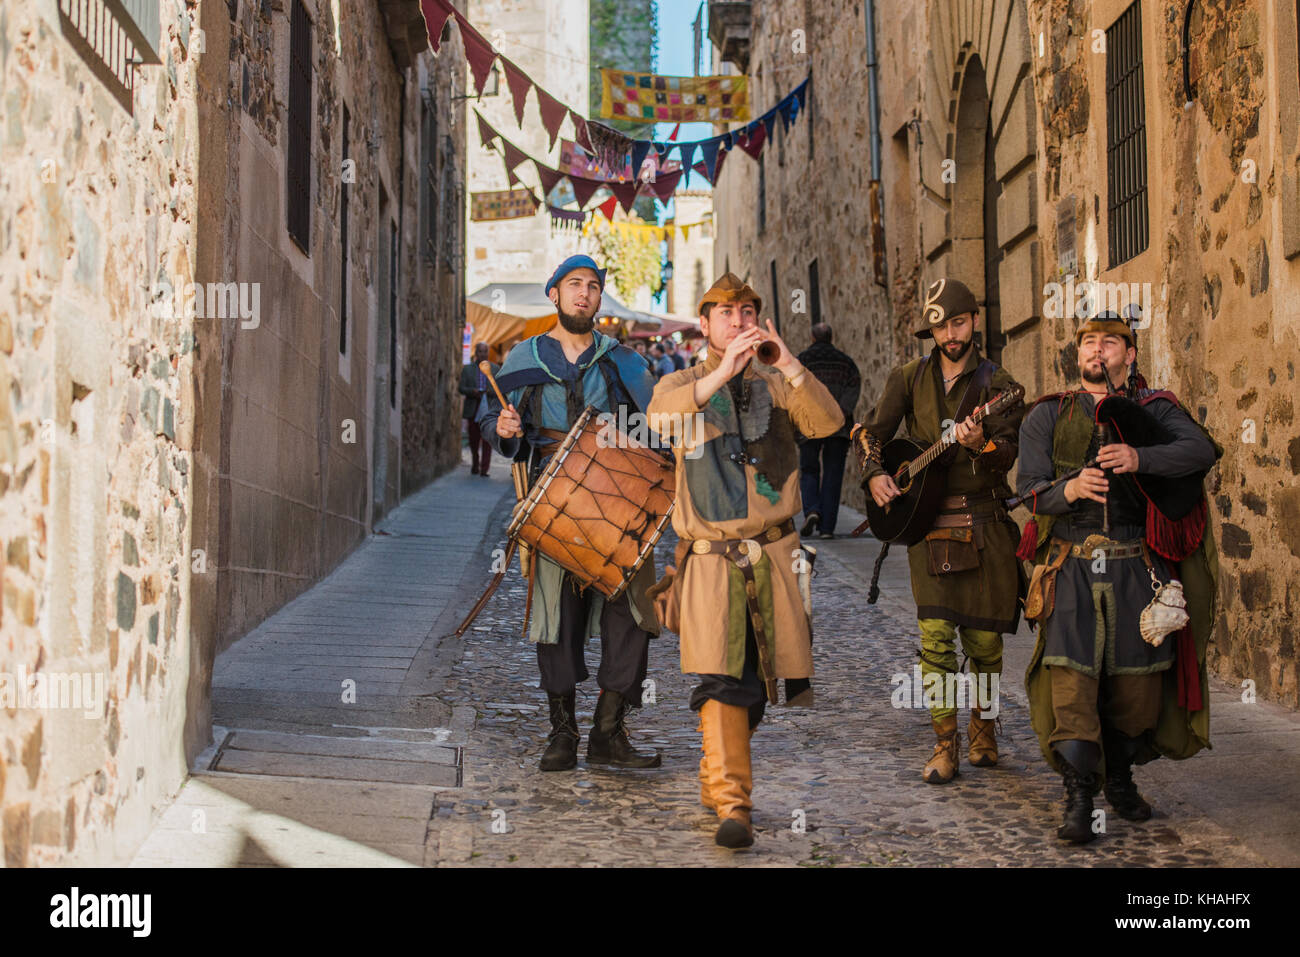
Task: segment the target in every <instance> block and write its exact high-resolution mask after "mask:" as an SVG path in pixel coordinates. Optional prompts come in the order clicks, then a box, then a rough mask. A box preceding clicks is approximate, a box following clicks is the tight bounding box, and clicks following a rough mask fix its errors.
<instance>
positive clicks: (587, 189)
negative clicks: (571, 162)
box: [569, 176, 604, 209]
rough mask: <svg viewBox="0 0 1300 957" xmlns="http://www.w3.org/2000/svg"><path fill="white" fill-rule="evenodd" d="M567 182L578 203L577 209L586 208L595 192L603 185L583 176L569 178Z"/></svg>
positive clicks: (598, 181) (596, 180)
mask: <svg viewBox="0 0 1300 957" xmlns="http://www.w3.org/2000/svg"><path fill="white" fill-rule="evenodd" d="M569 182H570V183H572V184H573V196H574V198H575V199H576V200H577V201H578V208H579V209H583V208H584V207H586V205H587V203H588V201H589V200H590V199H591V197H592V196H594V195H595V194H596V190H598V189H600V187H601V186H603V185H604V184H603V183H602V182H601V181H600V180H598V179H587V178H586V177H585V176H570V177H569Z"/></svg>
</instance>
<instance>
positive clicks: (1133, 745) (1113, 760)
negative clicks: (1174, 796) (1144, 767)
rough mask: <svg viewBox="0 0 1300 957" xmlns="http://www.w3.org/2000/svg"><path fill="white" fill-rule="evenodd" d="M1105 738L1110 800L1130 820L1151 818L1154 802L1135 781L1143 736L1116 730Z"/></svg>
mask: <svg viewBox="0 0 1300 957" xmlns="http://www.w3.org/2000/svg"><path fill="white" fill-rule="evenodd" d="M1102 740H1103V741H1104V742H1105V744H1106V786H1105V792H1106V801H1107V802H1108V803H1109V804H1110V806H1111V809H1112V810H1113V811H1114V812H1115V813H1116V814H1118V815H1119V816H1120V817H1122V818H1123V819H1124V820H1126V821H1149V820H1150V819H1151V805H1150V804H1148V803H1147V802H1146V801H1144V800H1143V799H1142V795H1141V794H1139V793H1138V789H1137V785H1136V784H1134V783H1133V758H1134V757H1136V756H1137V751H1138V749H1139V748H1140V747H1141V746H1142V741H1141V739H1140V738H1130V737H1129V736H1128V735H1126V734H1120V733H1119V732H1118V731H1113V732H1110V733H1107V734H1106V735H1105V736H1104V737H1103V738H1102Z"/></svg>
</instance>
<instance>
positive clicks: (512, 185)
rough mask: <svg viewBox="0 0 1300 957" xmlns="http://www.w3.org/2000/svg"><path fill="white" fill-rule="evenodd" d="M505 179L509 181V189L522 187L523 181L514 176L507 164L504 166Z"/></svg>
mask: <svg viewBox="0 0 1300 957" xmlns="http://www.w3.org/2000/svg"><path fill="white" fill-rule="evenodd" d="M506 179H507V180H508V181H509V183H510V188H511V189H514V188H515V187H516V186H523V185H524V181H523V180H521V179H520V178H519V177H518V176H516V175H515V171H514V170H512V169H511V168H510V164H508V163H507V164H506Z"/></svg>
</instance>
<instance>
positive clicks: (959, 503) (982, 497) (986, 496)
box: [939, 491, 999, 511]
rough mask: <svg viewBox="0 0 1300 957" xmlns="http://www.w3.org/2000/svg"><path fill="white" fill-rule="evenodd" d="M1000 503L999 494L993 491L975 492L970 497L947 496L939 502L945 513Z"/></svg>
mask: <svg viewBox="0 0 1300 957" xmlns="http://www.w3.org/2000/svg"><path fill="white" fill-rule="evenodd" d="M998 501H999V500H998V495H997V493H996V492H992V491H985V492H975V493H972V494H970V495H947V496H944V497H943V498H941V499H940V500H939V508H941V509H943V510H944V511H959V510H965V509H970V508H978V507H980V506H983V505H996V504H998Z"/></svg>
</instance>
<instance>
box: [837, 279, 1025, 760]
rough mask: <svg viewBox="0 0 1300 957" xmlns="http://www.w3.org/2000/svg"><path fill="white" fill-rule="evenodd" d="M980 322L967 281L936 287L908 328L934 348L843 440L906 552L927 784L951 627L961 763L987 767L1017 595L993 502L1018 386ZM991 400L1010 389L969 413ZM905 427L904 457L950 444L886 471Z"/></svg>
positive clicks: (944, 746) (949, 692)
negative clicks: (991, 408) (987, 409)
mask: <svg viewBox="0 0 1300 957" xmlns="http://www.w3.org/2000/svg"><path fill="white" fill-rule="evenodd" d="M978 324H979V309H978V306H977V305H976V302H975V297H974V296H973V295H972V294H971V291H970V290H969V289H967V288H966V286H964V285H963V284H962V283H960V282H958V281H956V280H954V279H939V280H937V281H936V282H934V283H933V284H932V285H931V286H930V287H929V290H928V291H927V292H926V295H925V303H924V308H923V314H922V317H921V322H920V326H919V328H918V329H917V331H916V333H915V334H916V337H917V338H918V339H927V338H933V339H934V341H935V345H934V348H933V350H931V352H930V354H929V355H926V356H923V357H921V358H919V359H913V360H912V361H911V362H909V363H907V364H906V365H904V366H902V367H900V368H896V369H894V370H893V371H892V372H891V373H890V375H889V378H888V380H887V381H886V382H885V388H884V391H883V393H882V394H881V396H880V400H879V402H878V403H877V404H876V407H875V409H874V410H872V413H871V416H870V417H869V418H868V419H867V421H866V422H865V423H863V424H862V425H861V426H858V427H857V428H855V429H854V433H853V435H854V444H855V448H856V450H857V452H858V456H859V463H860V464H861V466H862V471H863V476H864V482H863V487H864V488H865V489H866V490H867V491H868V493H869V495H870V500H871V501H870V502H869V506H870V505H874V506H876V507H877V508H876V510H875V515H876V517H875V518H874V519H873V520H872V531H873V532H875V534H876V536H877V537H878V538H883V539H885V540H886V541H890V540H895V539H897V540H901V541H904V542H905V543H907V544H908V545H910V547H909V549H908V560H909V563H910V565H911V573H912V597H913V598H914V599H915V601H916V606H917V607H916V615H917V624H918V626H919V628H920V632H921V674H922V681H923V686H924V688H925V692H924V693H923V694H921V695H919V696H920V697H921V698H922V700H924V701H926V702H927V703H929V704H930V718H931V722H932V724H933V727H934V732H935V735H936V736H937V738H938V743H937V744H936V745H935V748H934V753H933V755H932V756H931V757H930V759H929V760H928V761H927V762H926V764H925V768H924V770H923V771H922V772H921V774H922V777H923V778H924V779H925V780H926V781H927V782H928V783H930V784H945V783H947V782H948V781H951V780H952V779H953V777H954V776H955V775H956V774H957V770H958V764H959V754H958V749H959V742H958V729H957V704H958V701H959V696H958V695H957V694H955V692H956V690H957V688H958V683H957V677H958V676H957V649H956V643H957V635H958V630H959V629H960V634H961V644H962V651H963V653H964V654H965V656H966V658H967V660H968V661H969V662H970V679H971V682H970V684H969V685H968V686H967V687H968V689H969V691H970V693H969V694H968V695H964V696H962V697H966V698H967V700H969V701H970V703H971V718H970V725H969V726H968V728H967V735H968V739H969V744H970V748H969V752H968V757H969V759H970V762H971V764H973V765H975V766H977V767H991V766H992V765H994V764H996V763H997V760H998V750H997V740H996V737H995V735H994V723H993V720H992V718H993V717H994V716H995V715H996V710H995V709H996V705H995V704H993V703H992V702H991V701H990V700H989V699H988V696H987V695H988V690H989V689H990V688H991V689H993V693H994V694H996V688H997V681H998V680H1000V676H1001V673H1002V635H1003V633H1009V632H1014V631H1015V630H1016V626H1017V624H1018V622H1019V617H1020V608H1019V598H1020V595H1021V594H1022V593H1023V572H1022V570H1021V566H1020V562H1019V561H1018V560H1017V558H1016V554H1015V553H1016V543H1017V529H1016V526H1015V524H1014V523H1013V522H1012V521H1011V520H1010V518H1008V516H1007V513H1006V510H1005V509H1004V508H1003V505H1002V500H1003V499H1005V498H1007V497H1009V495H1010V489H1009V488H1008V486H1007V478H1006V476H1007V472H1008V470H1009V469H1010V468H1011V466H1012V464H1013V463H1014V462H1015V460H1016V454H1017V450H1018V429H1019V427H1020V418H1021V416H1022V414H1023V407H1021V408H1020V409H1017V408H1016V404H1015V402H1016V400H1015V398H1014V396H1018V395H1023V390H1022V389H1021V388H1020V387H1019V386H1018V385H1017V384H1016V382H1015V380H1014V379H1012V377H1011V376H1010V375H1009V374H1008V373H1007V372H1006V370H1004V369H1002V368H1001V367H1000V366H998V365H997V364H995V363H994V362H992V361H991V360H989V359H985V358H984V357H983V356H981V354H980V350H979V349H978V348H977V347H976V345H975V343H974V335H975V330H976V328H977V327H978ZM999 393H1007V394H1008V395H1007V399H1006V400H1004V401H1003V402H1001V403H1000V404H1001V405H1007V406H1010V409H1009V410H1006V411H1002V412H1000V413H996V414H990V415H987V416H985V415H984V410H982V409H981V411H980V412H979V413H977V414H976V415H972V413H975V412H976V410H977V408H980V407H981V405H982V404H984V403H989V402H990V400H991V399H994V398H995V397H996V396H997V395H998V394H999ZM980 417H982V421H977V418H980ZM904 420H906V421H907V431H908V434H909V435H910V436H911V438H912V440H914V441H915V442H917V443H920V445H919V447H918V449H917V453H916V455H909V456H908V459H910V460H912V461H916V460H917V459H919V458H925V457H926V456H924V455H923V453H924V452H926V451H927V447H930V449H933V450H934V451H937V449H934V446H935V444H937V443H942V444H943V445H944V446H948V447H947V448H945V449H944V451H943V452H942V453H941V454H939V455H938V456H937V457H936V458H935V459H934V460H933V462H932V464H929V465H928V466H926V467H925V468H924V470H923V471H920V472H919V473H917V472H907V471H905V470H901V469H899V468H898V467H895V468H889V467H887V465H894V464H895V463H894V461H893V460H894V458H895V456H894V454H893V451H894V448H895V446H896V445H897V444H898V443H896V442H890V440H891V439H892V438H893V436H894V433H895V432H896V431H897V429H898V426H899V424H900V423H902V422H903V421H904ZM899 442H904V440H899ZM886 443H889V446H888V447H887V446H886ZM904 444H905V445H906V444H907V443H905V442H904ZM900 482H901V487H900ZM886 509H887V510H888V511H883V510H886ZM881 516H890V517H891V518H892V519H894V520H898V519H902V520H904V521H905V525H906V527H904V528H900V529H898V530H895V531H892V533H884V534H882V528H883V527H884V526H885V525H886V524H887V523H886V522H885V521H884V520H883V519H882V517H881ZM888 524H889V525H890V526H891V527H892V526H893V525H895V524H899V523H898V522H897V521H891V522H889V523H888ZM878 526H880V527H878ZM977 685H978V687H979V689H980V692H983V694H984V699H983V700H982V701H981V700H980V699H981V694H980V693H977V692H976V691H975V688H976V686H977ZM985 708H987V709H988V710H987V711H983V709H985Z"/></svg>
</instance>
